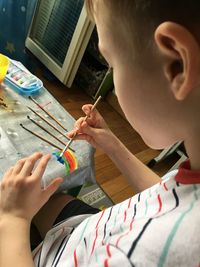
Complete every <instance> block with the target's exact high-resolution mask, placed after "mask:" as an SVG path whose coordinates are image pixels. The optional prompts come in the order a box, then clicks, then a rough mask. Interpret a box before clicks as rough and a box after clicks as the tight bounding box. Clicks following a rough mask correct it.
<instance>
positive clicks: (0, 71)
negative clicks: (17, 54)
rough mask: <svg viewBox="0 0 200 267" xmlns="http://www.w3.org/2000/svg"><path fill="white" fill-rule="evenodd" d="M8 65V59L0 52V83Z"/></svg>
mask: <svg viewBox="0 0 200 267" xmlns="http://www.w3.org/2000/svg"><path fill="white" fill-rule="evenodd" d="M8 67H9V59H8V58H7V57H6V56H4V55H2V54H0V83H1V82H2V81H3V80H4V78H5V76H6V73H7V71H8Z"/></svg>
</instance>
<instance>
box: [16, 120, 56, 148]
mask: <svg viewBox="0 0 200 267" xmlns="http://www.w3.org/2000/svg"><path fill="white" fill-rule="evenodd" d="M20 126H21V127H22V128H23V129H24V130H26V131H27V132H29V133H31V134H33V135H35V136H36V137H38V138H39V139H41V140H42V141H44V142H46V143H48V144H50V145H52V146H53V147H55V148H57V149H59V150H61V148H60V147H59V146H57V145H56V144H54V143H52V142H50V141H49V140H47V139H46V138H44V137H43V136H41V135H39V134H37V133H35V132H33V131H31V130H30V129H28V128H26V127H25V126H24V125H23V124H22V123H21V124H20Z"/></svg>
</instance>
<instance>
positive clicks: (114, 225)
mask: <svg viewBox="0 0 200 267" xmlns="http://www.w3.org/2000/svg"><path fill="white" fill-rule="evenodd" d="M87 5H88V9H89V12H90V13H91V15H92V17H93V18H94V20H95V22H96V25H97V30H98V34H99V47H100V50H101V52H102V54H103V55H104V57H105V58H106V60H107V61H108V63H109V64H110V66H111V67H112V68H113V70H114V83H115V89H116V94H117V96H118V99H119V103H120V105H121V107H122V109H123V111H124V113H125V115H126V117H127V119H128V120H129V122H130V123H131V125H132V126H133V127H134V128H135V129H136V130H137V131H138V132H139V133H140V135H141V136H142V138H143V139H144V140H145V142H146V143H147V144H148V145H149V146H150V147H153V148H156V149H161V148H164V147H166V146H169V145H171V144H173V143H175V142H177V141H179V140H184V142H185V146H186V150H187V153H188V155H189V158H190V161H188V162H186V163H184V164H183V165H182V166H181V167H180V169H179V170H178V171H173V172H171V173H169V174H167V175H166V176H165V177H163V179H162V180H160V178H159V177H158V176H157V175H155V174H154V173H153V172H152V171H151V170H149V169H148V168H147V167H145V166H144V165H143V164H142V163H141V162H139V161H138V160H137V159H136V158H135V157H134V156H133V155H132V154H131V153H130V152H129V151H128V150H127V149H126V148H125V147H124V146H123V144H122V143H121V142H120V141H119V140H118V139H117V138H116V137H115V136H114V135H113V134H112V133H111V131H110V130H109V129H108V127H107V125H106V123H105V121H104V120H103V118H102V117H101V116H100V114H99V113H98V112H97V111H96V110H94V112H93V113H92V114H91V116H90V118H89V119H88V120H87V122H83V119H82V118H81V119H79V120H78V121H77V123H76V128H75V131H78V132H79V135H78V139H84V140H87V141H88V142H90V143H91V144H92V145H94V146H100V147H101V148H102V149H104V151H105V152H106V153H107V154H108V155H109V156H110V157H111V159H112V160H113V161H114V162H115V163H116V164H117V166H118V167H119V168H120V170H121V171H122V172H123V174H124V175H126V176H127V178H128V179H129V180H130V182H131V183H132V184H133V186H134V188H137V190H138V192H141V193H139V194H138V195H136V196H134V197H133V198H130V199H128V200H126V201H124V202H123V203H120V204H118V205H115V206H113V207H112V208H109V209H107V210H105V211H103V212H98V213H97V214H95V215H92V216H91V214H90V213H92V212H93V213H96V212H97V211H96V210H93V209H92V208H91V209H90V210H89V208H88V211H86V210H87V208H85V209H84V211H83V212H82V211H80V213H81V214H82V213H88V214H82V215H79V216H73V215H75V214H77V212H74V211H72V209H75V208H74V204H73V203H75V202H76V200H73V199H71V198H70V197H68V196H55V197H54V198H51V199H50V201H48V202H47V204H46V205H45V206H44V207H43V208H42V209H41V210H40V211H39V212H38V213H37V211H38V210H39V209H40V208H41V207H42V205H43V204H44V203H45V202H46V201H47V199H48V198H49V196H50V195H51V194H52V193H53V192H54V191H55V190H56V188H57V187H58V185H59V184H60V182H61V181H62V180H61V179H60V178H57V179H56V180H55V181H54V182H53V183H52V184H51V185H50V186H49V187H48V188H47V189H46V190H42V189H41V188H40V179H41V176H42V174H43V172H44V169H45V167H46V164H47V162H48V157H49V156H48V155H47V156H44V157H42V159H41V161H40V163H39V164H38V166H37V168H36V169H34V170H33V167H34V165H35V163H36V161H37V160H38V159H39V158H40V157H41V154H35V155H33V156H31V157H29V158H28V159H24V160H22V161H20V162H18V163H17V164H16V165H15V166H14V167H13V168H11V169H10V170H8V172H7V173H6V174H5V176H4V178H3V182H2V184H1V207H0V208H1V221H0V236H1V238H0V261H1V262H0V266H4V267H6V266H20V267H23V266H26V267H29V266H34V263H35V265H36V266H105V267H106V266H110V267H111V266H120V265H121V266H122V265H124V266H159V267H161V266H173V267H174V266H195V267H198V266H200V228H199V225H200V212H199V210H200V157H199V151H200V149H199V147H200V142H199V132H200V123H199V115H200V108H199V101H200V75H199V74H200V73H199V72H200V30H199V24H200V21H199V20H200V19H199V7H200V4H199V3H198V2H197V1H194V0H190V1H188V0H187V1H186V0H185V1H183V0H182V1H179V0H177V1H170V0H168V1H167V0H138V1H137V0H135V1H133V0H123V1H120V0H106V1H105V0H88V1H87ZM90 109H91V105H86V106H84V107H83V110H84V112H85V113H86V114H88V112H89V110H90ZM70 136H71V137H72V136H73V132H72V133H71V134H70ZM122 159H123V160H122ZM67 202H68V204H67V205H66V203H67ZM79 204H80V203H79ZM79 204H78V206H79ZM70 205H71V206H70ZM80 206H81V204H80ZM52 207H53V208H52ZM69 207H71V208H69ZM49 209H51V212H50V211H49ZM52 210H54V215H52ZM67 212H71V215H72V216H73V217H70V218H68V219H66V218H67V217H68V215H67V214H66V213H67ZM36 213H37V214H36ZM35 214H36V215H35ZM58 214H59V215H58ZM34 215H35V217H34ZM33 217H34V219H33V222H34V223H35V225H36V227H37V228H38V230H39V231H40V234H41V235H42V236H44V235H45V234H46V232H47V231H48V230H49V228H51V227H52V225H53V224H55V223H58V224H57V225H56V226H55V227H54V228H53V229H51V230H50V231H49V232H48V233H47V234H46V236H45V239H44V241H43V243H42V244H40V245H39V247H37V248H36V250H35V251H34V252H33V260H32V257H31V252H30V249H29V237H28V234H29V227H30V222H31V220H32V218H33ZM47 218H48V220H47ZM58 218H59V219H58ZM45 219H46V220H45ZM63 219H64V221H62V222H60V220H63ZM33 261H34V263H33Z"/></svg>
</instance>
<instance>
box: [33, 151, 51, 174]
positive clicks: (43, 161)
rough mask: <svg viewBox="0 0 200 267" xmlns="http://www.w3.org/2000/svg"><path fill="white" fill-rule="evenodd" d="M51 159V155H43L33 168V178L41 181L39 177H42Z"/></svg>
mask: <svg viewBox="0 0 200 267" xmlns="http://www.w3.org/2000/svg"><path fill="white" fill-rule="evenodd" d="M50 158H51V155H49V154H48V155H45V156H43V157H42V159H41V160H40V162H39V163H38V165H37V167H36V168H35V170H34V172H33V174H32V176H33V177H34V178H39V179H41V177H42V176H43V174H44V172H45V169H46V167H47V164H48V162H49V160H50Z"/></svg>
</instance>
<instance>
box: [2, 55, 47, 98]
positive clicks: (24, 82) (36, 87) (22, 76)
mask: <svg viewBox="0 0 200 267" xmlns="http://www.w3.org/2000/svg"><path fill="white" fill-rule="evenodd" d="M4 83H5V84H6V85H8V86H10V87H11V88H12V89H14V90H15V91H16V92H18V93H19V94H21V95H23V96H31V95H36V94H38V93H39V92H40V90H41V89H42V87H43V83H42V81H41V80H40V79H38V78H37V77H36V76H35V75H33V74H32V73H30V72H29V71H28V70H26V69H24V68H23V67H21V66H20V65H19V64H17V63H15V62H14V61H12V60H10V65H9V68H8V71H7V74H6V77H5V80H4Z"/></svg>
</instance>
